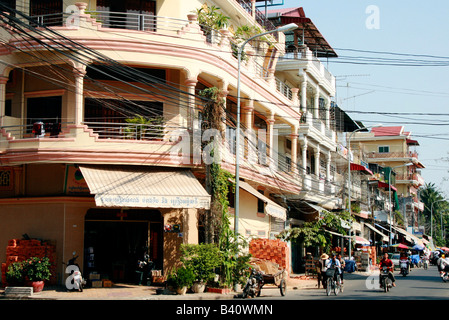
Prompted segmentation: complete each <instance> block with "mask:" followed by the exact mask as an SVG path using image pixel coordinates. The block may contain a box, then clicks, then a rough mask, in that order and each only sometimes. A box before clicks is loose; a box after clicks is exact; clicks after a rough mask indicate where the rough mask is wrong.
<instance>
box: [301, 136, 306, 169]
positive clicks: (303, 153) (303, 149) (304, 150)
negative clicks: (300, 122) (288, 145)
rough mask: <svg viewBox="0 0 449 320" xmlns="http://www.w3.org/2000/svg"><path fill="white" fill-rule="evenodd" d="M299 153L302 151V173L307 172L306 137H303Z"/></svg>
mask: <svg viewBox="0 0 449 320" xmlns="http://www.w3.org/2000/svg"><path fill="white" fill-rule="evenodd" d="M301 153H302V156H301V157H302V167H303V170H304V174H305V173H307V138H304V139H303V143H302V145H301Z"/></svg>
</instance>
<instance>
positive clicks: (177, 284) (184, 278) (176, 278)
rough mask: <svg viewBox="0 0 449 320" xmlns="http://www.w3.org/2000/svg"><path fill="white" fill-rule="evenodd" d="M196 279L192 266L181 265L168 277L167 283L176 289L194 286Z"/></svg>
mask: <svg viewBox="0 0 449 320" xmlns="http://www.w3.org/2000/svg"><path fill="white" fill-rule="evenodd" d="M194 281H195V273H194V271H193V270H192V269H191V268H188V267H185V266H183V267H179V268H177V269H176V270H175V271H173V272H171V273H170V274H169V275H168V277H167V284H168V285H169V286H173V288H175V289H181V288H183V287H190V286H192V284H193V282H194Z"/></svg>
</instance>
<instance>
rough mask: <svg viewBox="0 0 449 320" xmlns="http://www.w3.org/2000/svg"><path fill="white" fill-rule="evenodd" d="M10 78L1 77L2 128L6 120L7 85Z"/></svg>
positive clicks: (0, 119)
mask: <svg viewBox="0 0 449 320" xmlns="http://www.w3.org/2000/svg"><path fill="white" fill-rule="evenodd" d="M8 79H9V78H8V77H4V76H0V126H3V125H4V119H5V101H6V83H7V82H8Z"/></svg>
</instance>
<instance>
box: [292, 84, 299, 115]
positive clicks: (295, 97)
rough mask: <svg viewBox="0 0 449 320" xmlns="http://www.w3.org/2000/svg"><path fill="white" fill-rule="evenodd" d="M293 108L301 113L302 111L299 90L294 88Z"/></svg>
mask: <svg viewBox="0 0 449 320" xmlns="http://www.w3.org/2000/svg"><path fill="white" fill-rule="evenodd" d="M291 90H292V108H293V109H294V110H295V111H297V112H299V111H300V102H299V97H298V93H299V88H292V89H291Z"/></svg>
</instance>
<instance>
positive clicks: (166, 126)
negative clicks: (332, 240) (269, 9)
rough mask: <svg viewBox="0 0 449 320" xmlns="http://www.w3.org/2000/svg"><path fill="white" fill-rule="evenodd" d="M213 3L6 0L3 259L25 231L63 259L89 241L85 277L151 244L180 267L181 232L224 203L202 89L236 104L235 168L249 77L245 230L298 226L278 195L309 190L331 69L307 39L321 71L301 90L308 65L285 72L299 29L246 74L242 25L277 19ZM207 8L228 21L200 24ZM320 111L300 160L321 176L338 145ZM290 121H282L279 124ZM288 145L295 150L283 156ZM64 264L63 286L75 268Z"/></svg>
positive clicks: (167, 265)
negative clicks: (239, 52)
mask: <svg viewBox="0 0 449 320" xmlns="http://www.w3.org/2000/svg"><path fill="white" fill-rule="evenodd" d="M208 3H209V7H204V4H205V2H204V1H180V0H170V1H167V0H156V1H151V0H147V1H141V2H139V3H138V4H136V3H134V2H131V1H115V0H101V1H100V0H97V1H91V2H89V3H82V2H75V1H65V2H63V1H62V0H52V1H47V0H45V1H44V0H30V1H27V2H19V1H14V0H10V1H7V2H2V4H1V6H2V7H1V10H0V12H2V14H1V17H2V19H1V20H0V23H1V28H0V38H1V40H2V46H1V47H0V60H1V64H0V75H1V78H0V80H1V81H0V121H1V122H0V126H1V134H0V161H1V168H0V169H1V173H0V174H1V177H2V179H1V186H0V204H1V206H2V210H1V212H0V219H1V221H2V224H1V226H0V260H1V261H5V248H6V246H7V244H8V240H10V239H16V238H19V239H20V238H21V236H22V235H23V234H27V235H29V236H30V237H34V238H40V239H48V240H52V241H54V242H55V243H56V253H57V265H58V266H62V262H63V261H67V260H68V259H69V258H70V257H71V255H72V252H74V251H75V252H76V253H77V254H78V255H80V258H79V259H80V260H79V263H80V265H83V266H84V271H85V272H86V273H87V271H89V270H96V271H99V272H101V273H108V274H110V277H111V278H112V279H113V280H116V281H125V280H129V279H130V278H131V277H133V270H134V267H135V265H136V261H137V260H138V259H141V258H142V256H143V253H145V252H147V253H149V254H150V258H151V259H152V260H153V261H154V262H155V263H156V268H158V269H162V270H163V271H164V273H165V274H166V273H167V272H168V271H169V270H170V269H171V268H172V267H173V266H175V265H176V261H177V260H178V259H179V250H178V249H179V246H180V244H181V243H198V242H199V241H201V239H202V232H201V230H202V222H201V221H202V220H201V219H200V218H198V217H199V216H200V217H201V216H202V213H203V212H204V210H207V209H209V207H210V196H209V193H208V192H206V190H205V189H206V188H207V185H206V183H205V180H206V172H205V168H204V162H203V161H202V160H204V159H203V157H202V152H201V148H200V147H201V143H202V140H201V138H204V136H203V137H201V133H202V132H201V130H200V129H199V128H201V122H200V120H201V119H202V116H203V115H202V110H203V109H202V108H203V106H204V100H203V99H202V98H201V97H200V96H199V93H200V91H201V90H204V89H206V88H211V87H216V88H218V89H219V90H220V97H221V98H222V99H224V100H225V101H226V103H225V105H224V108H223V110H222V112H223V116H222V117H221V120H222V122H223V127H226V125H228V127H229V130H226V133H227V134H226V135H225V136H226V139H227V140H226V141H227V143H226V145H227V146H229V148H226V150H225V151H224V152H223V154H224V157H223V159H222V161H221V164H222V167H223V168H224V169H226V170H228V171H230V172H231V173H233V172H234V170H235V149H234V146H235V143H234V142H232V137H233V135H232V132H233V130H232V127H233V126H234V127H235V120H236V116H237V111H236V106H237V87H238V85H240V87H241V100H242V103H241V107H242V112H241V122H242V127H243V128H245V129H246V130H245V135H244V138H245V139H244V141H242V142H240V141H239V142H238V143H240V145H241V146H242V147H243V146H244V148H240V150H244V151H242V155H243V157H242V159H241V163H240V178H241V179H242V180H243V181H244V182H245V183H244V184H243V183H242V185H241V190H242V192H241V193H240V194H241V197H240V198H241V201H240V206H239V208H240V216H239V225H240V228H239V232H240V233H242V234H243V235H246V236H248V237H258V236H259V237H269V236H270V234H273V233H276V232H279V230H280V229H282V228H283V227H284V221H285V219H286V217H285V215H286V213H285V212H286V209H285V207H283V206H280V205H279V204H278V203H276V202H274V201H273V199H274V200H282V199H284V198H286V197H288V195H291V194H298V193H300V192H301V190H302V183H303V181H302V179H301V177H302V174H301V173H302V172H303V170H301V171H300V170H298V166H297V163H296V161H297V160H296V159H297V150H298V147H299V148H302V146H301V145H300V144H299V142H298V140H300V139H302V140H304V139H303V136H304V138H305V135H304V133H303V132H302V131H300V130H306V128H304V129H300V128H301V123H300V120H301V113H300V105H299V101H300V100H302V101H303V109H304V111H305V110H306V109H305V108H306V104H307V101H309V102H308V103H309V104H310V101H312V100H313V99H314V100H313V101H315V102H316V101H321V100H320V97H325V98H326V99H325V104H324V106H326V107H325V108H326V109H325V110H327V111H328V106H329V103H328V98H329V97H330V96H332V95H333V93H334V83H333V78H332V77H331V76H330V75H329V74H328V73H327V71H324V69H323V66H322V65H321V64H320V63H319V62H318V61H316V60H315V59H314V58H312V56H311V52H310V50H309V49H307V48H305V47H303V48H302V50H303V52H304V57H305V60H304V61H303V62H300V63H302V64H304V65H303V68H302V69H304V68H305V67H307V66H309V67H311V68H312V69H311V70H312V71H310V72H306V74H304V79H303V82H304V83H305V85H303V86H302V87H304V88H306V89H304V90H303V91H302V92H303V98H301V99H299V98H298V96H297V92H298V90H299V89H298V90H296V91H295V90H294V88H295V87H292V88H289V87H288V86H287V85H286V81H287V80H288V77H287V74H288V73H289V74H290V75H289V77H291V76H292V75H293V74H294V72H293V71H292V72H287V71H288V70H293V69H294V68H293V69H292V68H287V69H285V70H287V71H286V72H285V74H282V73H277V72H275V70H277V69H278V66H277V63H279V62H278V58H279V57H280V56H282V55H283V54H284V53H285V37H284V34H282V33H273V34H271V35H267V36H266V37H264V38H263V39H262V40H263V41H253V42H251V43H249V44H248V45H247V46H246V47H245V58H244V59H243V63H242V66H241V75H242V76H241V81H240V83H238V81H237V74H238V63H237V59H236V55H235V47H236V45H238V44H239V43H241V41H242V40H241V38H238V37H237V36H236V34H238V32H237V31H238V30H239V29H241V30H261V29H263V28H265V29H266V30H272V28H275V26H274V25H273V24H272V23H270V22H269V21H268V20H267V19H266V18H265V17H264V15H263V14H261V13H260V12H259V11H258V10H257V9H256V7H255V6H254V5H251V2H250V1H235V0H226V1H220V2H219V3H218V2H214V1H210V2H208ZM214 4H215V5H218V6H219V7H220V8H219V9H218V10H216V11H215V10H213V9H212V8H215V9H216V7H213V5H214ZM253 4H254V3H253ZM201 8H203V9H202V10H201V11H199V10H200V9H201ZM205 8H206V9H207V8H208V10H210V11H209V12H210V13H211V14H218V15H219V17H220V18H222V21H225V23H223V24H222V25H218V24H215V25H213V26H210V25H203V24H202V25H200V23H199V20H200V18H201V14H203V13H204V12H205ZM206 13H207V10H206ZM270 28H271V29H270ZM298 61H299V60H298ZM297 63H298V62H297ZM267 71H268V72H267ZM281 76H282V77H283V76H285V78H279V77H281ZM315 77H316V78H315ZM288 81H293V80H291V79H290V80H288ZM321 82H322V83H321ZM293 83H294V85H295V86H296V87H297V88H299V85H301V81H294V82H293ZM311 88H313V90H318V91H317V92H319V94H318V95H317V94H315V93H312V91H311V90H312V89H311ZM306 92H307V93H306ZM311 99H312V100H311ZM317 105H318V104H317ZM327 111H326V112H327ZM224 112H225V114H224ZM313 115H314V113H311V112H310V111H309V112H307V116H306V119H308V120H307V121H306V124H304V125H305V126H307V127H308V129H307V132H308V131H310V132H311V133H310V134H307V135H308V136H310V138H307V139H308V140H307V141H309V143H308V144H307V148H312V147H314V148H318V149H313V150H312V149H310V151H309V152H307V151H308V150H309V149H306V148H303V149H302V150H303V152H302V158H300V159H301V161H302V163H303V167H304V168H307V167H309V166H311V164H313V165H315V167H312V168H311V170H312V171H311V172H310V174H314V175H315V176H316V177H318V176H319V173H320V168H321V167H322V166H321V163H322V161H321V160H320V159H322V157H321V155H326V157H327V155H328V153H329V152H330V150H331V149H332V148H333V146H334V142H333V140H332V139H331V136H330V135H329V132H331V131H330V129H329V126H328V124H325V123H321V122H320V123H318V120H317V119H316V118H317V117H316V114H315V120H314V121H315V122H313V121H312V120H311V119H312V118H313ZM311 116H312V118H311ZM224 119H226V123H225V121H224ZM278 127H279V128H281V129H282V132H280V135H275V128H278ZM223 131H224V129H223ZM283 132H284V133H285V135H283ZM326 133H327V135H326ZM319 134H321V135H322V136H323V137H326V140H325V141H324V142H319V140H320V139H319V138H318V136H317V135H319ZM253 137H255V138H254V139H255V140H252V138H253ZM300 137H301V138H300ZM250 138H251V139H250ZM205 141H209V140H207V139H206V140H205ZM254 141H255V142H256V143H255V144H254ZM304 141H305V140H304ZM276 143H278V145H279V146H282V147H284V148H283V149H282V147H280V148H279V151H277V150H276V147H275V146H276ZM255 146H257V148H256V147H255ZM260 150H267V152H266V153H265V152H259V151H260ZM300 150H301V149H300ZM285 153H287V156H289V157H290V159H291V161H287V160H285V157H284V156H285ZM260 154H262V155H265V157H263V156H258V155H260ZM313 156H315V158H314V160H312V161H311V162H310V159H313V158H312V157H313ZM326 157H325V159H326V160H325V162H324V163H325V165H326V166H327V167H326V168H327V169H329V163H330V162H329V158H326ZM306 161H308V163H306ZM329 171H330V170H327V173H329ZM328 176H329V175H328ZM278 202H279V201H278ZM281 204H283V203H282V202H281ZM83 253H84V254H83ZM58 271H59V274H58V276H59V279H60V280H61V281H62V280H63V279H64V270H63V269H62V268H60V270H59V268H58Z"/></svg>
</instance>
